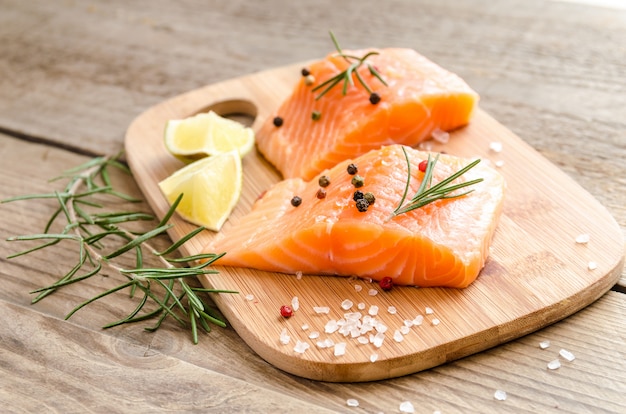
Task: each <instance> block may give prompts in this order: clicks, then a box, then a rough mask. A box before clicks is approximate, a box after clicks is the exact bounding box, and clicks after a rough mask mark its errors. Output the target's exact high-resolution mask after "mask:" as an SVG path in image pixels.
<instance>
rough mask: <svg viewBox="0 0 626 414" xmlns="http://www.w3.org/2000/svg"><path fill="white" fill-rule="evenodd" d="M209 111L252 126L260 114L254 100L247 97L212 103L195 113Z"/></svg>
mask: <svg viewBox="0 0 626 414" xmlns="http://www.w3.org/2000/svg"><path fill="white" fill-rule="evenodd" d="M209 111H213V112H215V113H216V114H218V115H220V116H223V117H225V118H230V119H232V120H234V121H237V122H240V123H242V124H244V125H245V126H252V124H253V123H254V120H255V119H256V117H257V114H258V109H257V106H256V105H255V104H254V103H253V102H250V101H248V100H245V99H229V100H224V101H220V102H215V103H212V104H211V105H208V106H206V107H204V108H202V109H200V110H199V111H197V112H196V113H195V114H194V115H196V114H199V113H204V112H209Z"/></svg>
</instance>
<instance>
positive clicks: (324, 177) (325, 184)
mask: <svg viewBox="0 0 626 414" xmlns="http://www.w3.org/2000/svg"><path fill="white" fill-rule="evenodd" d="M317 182H318V184H319V185H320V187H328V185H329V184H330V178H328V176H327V175H322V176H321V177H320V178H319V180H317Z"/></svg>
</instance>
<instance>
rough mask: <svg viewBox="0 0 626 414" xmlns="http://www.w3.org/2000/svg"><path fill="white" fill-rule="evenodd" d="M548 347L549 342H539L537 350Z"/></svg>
mask: <svg viewBox="0 0 626 414" xmlns="http://www.w3.org/2000/svg"><path fill="white" fill-rule="evenodd" d="M549 347H550V341H548V340H545V341H541V342H539V348H541V349H547V348H549Z"/></svg>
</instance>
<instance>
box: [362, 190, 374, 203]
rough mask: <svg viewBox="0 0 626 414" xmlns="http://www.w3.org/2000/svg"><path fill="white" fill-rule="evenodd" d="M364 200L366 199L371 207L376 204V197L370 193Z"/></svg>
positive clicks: (364, 196) (366, 194) (365, 195)
mask: <svg viewBox="0 0 626 414" xmlns="http://www.w3.org/2000/svg"><path fill="white" fill-rule="evenodd" d="M363 198H364V199H366V200H367V202H368V203H370V206H371V205H372V204H374V203H375V202H376V197H374V194H373V193H370V192H369V191H368V192H367V193H365V194H364V195H363Z"/></svg>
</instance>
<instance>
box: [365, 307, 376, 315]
mask: <svg viewBox="0 0 626 414" xmlns="http://www.w3.org/2000/svg"><path fill="white" fill-rule="evenodd" d="M367 313H369V314H370V315H371V316H376V315H378V306H376V305H372V306H370V309H369V310H368V311H367Z"/></svg>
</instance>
